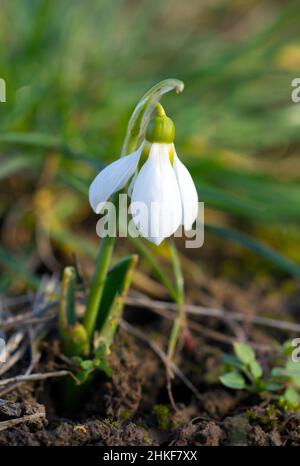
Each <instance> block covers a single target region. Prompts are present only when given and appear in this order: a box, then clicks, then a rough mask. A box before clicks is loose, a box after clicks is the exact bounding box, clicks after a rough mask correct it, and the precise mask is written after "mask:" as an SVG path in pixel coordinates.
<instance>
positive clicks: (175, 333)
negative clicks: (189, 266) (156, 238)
mask: <svg viewBox="0 0 300 466" xmlns="http://www.w3.org/2000/svg"><path fill="white" fill-rule="evenodd" d="M169 247H170V252H171V261H172V265H173V271H174V275H175V281H176V288H177V294H176V299H175V301H176V304H177V316H176V319H175V321H174V324H173V327H172V331H171V336H170V340H169V345H168V361H169V363H170V362H171V361H172V359H173V357H174V353H175V349H176V346H177V342H178V340H179V338H180V335H181V332H182V330H183V329H184V327H185V325H186V313H185V307H184V278H183V273H182V269H181V265H180V261H179V257H178V252H177V249H176V246H175V243H174V241H173V240H170V241H169Z"/></svg>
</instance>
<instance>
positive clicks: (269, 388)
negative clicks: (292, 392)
mask: <svg viewBox="0 0 300 466" xmlns="http://www.w3.org/2000/svg"><path fill="white" fill-rule="evenodd" d="M282 388H283V385H281V384H280V383H275V382H270V383H267V385H266V390H267V391H268V392H277V391H278V390H282Z"/></svg>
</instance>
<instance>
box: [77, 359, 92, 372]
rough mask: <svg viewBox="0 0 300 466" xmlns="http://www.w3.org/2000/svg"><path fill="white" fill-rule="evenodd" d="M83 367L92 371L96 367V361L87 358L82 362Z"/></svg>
mask: <svg viewBox="0 0 300 466" xmlns="http://www.w3.org/2000/svg"><path fill="white" fill-rule="evenodd" d="M80 367H81V369H83V370H84V371H87V372H91V371H92V370H93V369H94V361H93V360H92V359H85V360H84V361H81V363H80Z"/></svg>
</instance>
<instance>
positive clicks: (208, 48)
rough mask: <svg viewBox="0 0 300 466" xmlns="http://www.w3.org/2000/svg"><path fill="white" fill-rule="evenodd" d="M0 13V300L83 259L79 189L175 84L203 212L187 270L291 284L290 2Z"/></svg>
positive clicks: (298, 68) (299, 194) (145, 0)
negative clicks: (210, 269) (150, 95)
mask: <svg viewBox="0 0 300 466" xmlns="http://www.w3.org/2000/svg"><path fill="white" fill-rule="evenodd" d="M0 9H1V15H0V77H1V78H3V79H5V81H6V85H7V96H6V99H7V102H6V103H0V125H1V128H0V157H1V165H0V166H1V169H0V178H1V204H0V209H1V210H0V217H1V231H0V233H1V236H0V238H1V243H0V264H1V272H2V274H1V280H0V291H1V292H2V293H7V292H19V291H21V290H24V289H26V287H27V286H28V285H29V286H33V287H35V286H37V284H38V282H39V278H40V277H41V276H42V274H43V273H45V272H49V271H50V272H52V271H54V272H59V271H60V270H61V267H62V265H63V264H65V263H67V262H68V261H70V257H71V254H72V252H74V253H75V254H76V255H77V256H79V257H81V258H82V260H83V261H84V260H86V259H87V258H89V259H92V258H93V257H94V255H95V251H96V250H97V244H98V238H97V236H96V233H95V223H96V219H97V217H96V216H95V215H94V214H93V213H92V212H91V209H90V206H89V204H88V199H87V195H86V193H87V187H88V185H89V183H90V182H91V180H92V178H93V177H94V175H95V174H96V172H97V170H99V168H100V167H101V166H102V164H103V163H107V162H108V161H110V160H113V159H114V158H115V157H116V156H118V154H119V152H120V149H121V144H122V139H123V137H124V134H125V130H126V125H127V122H128V119H129V116H130V113H131V111H132V110H133V108H134V106H135V104H136V102H137V101H138V99H139V98H140V97H141V95H142V94H144V92H145V91H146V90H147V89H148V88H149V87H151V86H153V85H154V84H155V83H157V82H158V81H160V80H162V79H165V78H169V77H172V78H178V79H181V80H183V81H184V82H185V86H186V88H185V91H184V92H183V93H182V94H181V95H179V96H176V95H175V94H172V93H171V94H170V95H168V96H166V97H165V98H164V100H163V103H164V106H165V107H166V110H167V112H168V113H169V114H170V115H171V116H172V118H173V120H174V121H175V124H176V147H177V151H178V153H179V155H180V157H181V159H182V160H183V161H184V163H185V164H186V165H187V166H188V168H189V169H190V170H191V172H192V175H193V177H194V180H195V182H196V185H197V188H198V191H199V198H200V200H202V201H204V202H205V215H206V222H207V235H206V239H205V245H204V247H203V248H202V250H200V251H197V253H196V256H198V259H196V260H197V261H198V263H199V264H201V261H202V260H203V257H205V255H206V254H208V255H209V254H212V255H214V256H215V261H216V262H218V261H219V262H222V264H223V262H224V261H225V259H224V261H223V256H224V257H228V256H229V257H232V258H233V261H235V262H234V263H235V264H236V273H237V274H240V273H241V272H240V267H241V264H242V266H243V267H244V270H245V273H246V274H248V275H249V276H251V277H252V276H254V275H256V274H259V273H260V272H261V271H262V270H265V269H266V270H267V271H268V273H270V272H271V274H275V276H278V277H281V276H284V277H286V276H288V275H292V276H300V265H299V266H298V265H297V263H299V264H300V248H299V246H298V244H299V240H298V238H299V231H300V230H299V221H300V172H299V169H300V160H299V149H300V131H299V127H300V103H299V104H295V103H293V102H292V101H291V91H292V87H291V81H292V79H294V78H295V77H300V37H299V24H300V2H299V1H297V2H295V1H294V2H292V1H290V2H289V1H285V2H283V1H279V0H278V1H275V0H272V1H271V0H270V1H264V2H261V1H258V0H257V1H256V0H235V1H234V0H231V1H228V0H227V1H225V0H211V1H209V0H206V1H197V0H189V1H187V2H182V1H179V0H164V1H159V0H140V1H137V0H135V1H133V0H131V1H129V0H127V1H125V0H94V1H85V2H83V1H77V0H60V1H59V0H39V1H38V0H23V1H21V0H20V1H18V0H1V5H0ZM206 249H207V251H210V252H206ZM220 251H221V252H222V254H221V255H220ZM246 251H248V252H246ZM249 251H250V252H249ZM240 255H241V257H242V258H243V259H242V262H241V259H240V257H239V256H240ZM193 256H194V257H195V253H193ZM219 257H220V260H219V259H218V258H219ZM225 262H226V261H225ZM225 262H224V263H225ZM204 267H205V266H204ZM247 267H248V268H247ZM248 269H249V270H248ZM234 270H235V269H234V268H233V273H235V271H234ZM224 271H225V268H222V267H219V268H218V269H217V273H223V272H224ZM224 273H225V272H224Z"/></svg>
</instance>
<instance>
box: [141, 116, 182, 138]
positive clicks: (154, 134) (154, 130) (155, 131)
mask: <svg viewBox="0 0 300 466" xmlns="http://www.w3.org/2000/svg"><path fill="white" fill-rule="evenodd" d="M174 137H175V126H174V123H173V121H172V120H171V118H169V117H167V116H166V115H162V116H157V117H155V118H153V119H152V120H150V122H149V125H148V128H147V131H146V140H147V141H149V142H159V143H163V144H172V143H173V142H174Z"/></svg>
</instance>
